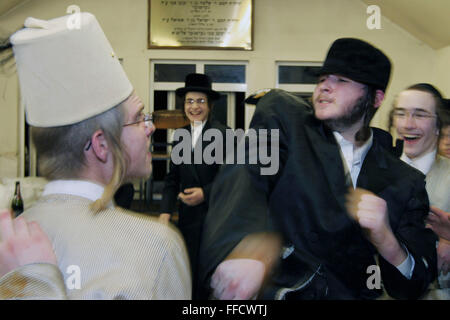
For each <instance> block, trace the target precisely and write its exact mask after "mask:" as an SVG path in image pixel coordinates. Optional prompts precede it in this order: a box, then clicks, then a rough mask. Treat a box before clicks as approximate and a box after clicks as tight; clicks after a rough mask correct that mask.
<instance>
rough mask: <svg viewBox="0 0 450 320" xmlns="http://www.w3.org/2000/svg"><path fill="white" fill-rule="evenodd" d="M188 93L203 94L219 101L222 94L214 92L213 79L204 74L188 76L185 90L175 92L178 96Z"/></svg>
mask: <svg viewBox="0 0 450 320" xmlns="http://www.w3.org/2000/svg"><path fill="white" fill-rule="evenodd" d="M187 92H203V93H205V94H207V95H208V97H209V98H210V99H211V100H217V99H219V97H220V93H218V92H217V91H214V90H212V85H211V78H210V77H208V76H207V75H206V74H202V73H190V74H188V75H187V76H186V79H185V85H184V87H183V88H178V89H177V90H175V93H176V94H177V96H183V95H185V94H186V93H187Z"/></svg>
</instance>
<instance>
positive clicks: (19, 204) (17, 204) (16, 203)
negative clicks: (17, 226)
mask: <svg viewBox="0 0 450 320" xmlns="http://www.w3.org/2000/svg"><path fill="white" fill-rule="evenodd" d="M11 209H12V210H13V214H14V217H17V216H19V215H20V214H21V213H22V212H23V200H22V196H21V194H20V182H19V181H16V191H14V197H13V200H12V203H11Z"/></svg>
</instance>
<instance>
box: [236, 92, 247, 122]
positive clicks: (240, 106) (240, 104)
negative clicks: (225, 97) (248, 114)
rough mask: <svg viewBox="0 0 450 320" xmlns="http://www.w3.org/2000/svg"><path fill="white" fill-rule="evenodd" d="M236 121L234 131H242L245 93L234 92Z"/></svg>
mask: <svg viewBox="0 0 450 320" xmlns="http://www.w3.org/2000/svg"><path fill="white" fill-rule="evenodd" d="M235 95H236V119H235V124H236V128H235V129H243V130H244V128H245V103H244V100H245V92H236V93H235Z"/></svg>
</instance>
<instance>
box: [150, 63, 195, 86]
mask: <svg viewBox="0 0 450 320" xmlns="http://www.w3.org/2000/svg"><path fill="white" fill-rule="evenodd" d="M194 72H195V64H165V63H157V64H155V81H156V82H184V80H185V78H186V75H188V74H189V73H194Z"/></svg>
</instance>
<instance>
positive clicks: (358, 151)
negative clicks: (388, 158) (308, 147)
mask: <svg viewBox="0 0 450 320" xmlns="http://www.w3.org/2000/svg"><path fill="white" fill-rule="evenodd" d="M333 135H334V137H335V138H336V141H337V143H338V144H339V147H340V149H341V151H342V154H343V156H344V158H345V160H346V161H347V164H348V165H349V168H351V167H352V166H353V165H362V163H363V162H364V159H365V158H366V155H367V153H368V152H369V149H370V147H372V144H373V133H372V130H370V137H369V139H367V141H366V142H364V144H363V145H362V146H359V147H356V148H355V147H354V145H353V143H351V142H350V141H348V140H346V139H345V138H344V137H343V136H342V135H341V134H340V133H339V132H337V131H333Z"/></svg>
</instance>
